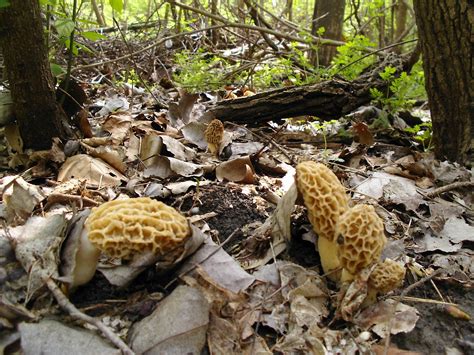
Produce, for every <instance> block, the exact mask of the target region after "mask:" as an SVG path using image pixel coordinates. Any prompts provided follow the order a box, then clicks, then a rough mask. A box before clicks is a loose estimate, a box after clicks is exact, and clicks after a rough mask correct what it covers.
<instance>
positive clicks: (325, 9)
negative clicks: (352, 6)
mask: <svg viewBox="0 0 474 355" xmlns="http://www.w3.org/2000/svg"><path fill="white" fill-rule="evenodd" d="M345 7H346V0H317V1H316V3H315V5H314V12H313V24H312V26H311V34H312V35H313V36H316V35H317V31H318V29H319V28H320V27H324V29H325V32H324V37H325V38H329V39H334V40H337V41H341V40H342V25H343V21H344V9H345ZM318 18H320V19H318ZM316 19H318V20H317V21H315V20H316ZM335 55H336V47H333V46H321V47H320V48H319V50H318V59H319V64H321V65H323V66H328V65H329V64H331V60H332V58H333V57H334V56H335ZM311 57H312V62H313V64H316V56H315V54H312V56H311Z"/></svg>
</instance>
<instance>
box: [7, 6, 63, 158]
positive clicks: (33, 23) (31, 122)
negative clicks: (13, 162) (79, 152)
mask: <svg viewBox="0 0 474 355" xmlns="http://www.w3.org/2000/svg"><path fill="white" fill-rule="evenodd" d="M0 48H1V50H2V53H3V57H4V61H5V67H6V70H7V76H8V80H9V83H10V90H11V95H12V99H13V110H14V112H15V116H16V119H17V121H18V125H19V129H20V134H21V137H22V139H23V147H24V148H31V149H48V148H50V147H51V144H52V138H53V137H61V138H65V137H66V134H65V131H64V128H63V125H62V120H66V115H65V113H64V111H63V110H62V108H61V107H60V106H59V104H58V103H57V102H56V95H55V90H54V85H53V77H52V75H51V70H50V67H49V62H48V57H47V52H46V47H45V44H44V38H43V27H42V23H41V12H40V7H39V2H38V0H11V1H10V6H8V7H4V8H1V9H0Z"/></svg>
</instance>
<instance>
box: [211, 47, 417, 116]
mask: <svg viewBox="0 0 474 355" xmlns="http://www.w3.org/2000/svg"><path fill="white" fill-rule="evenodd" d="M416 58H417V55H416V53H415V52H414V53H412V54H411V55H406V56H405V57H401V56H398V55H396V54H394V53H391V54H389V55H387V56H385V57H384V58H383V59H382V60H381V61H379V62H378V63H376V64H375V65H374V66H373V67H372V68H370V69H368V70H366V71H365V73H363V74H362V75H360V76H359V77H358V78H357V79H355V80H353V81H347V80H344V79H342V78H333V79H331V80H327V81H323V82H320V83H317V84H313V85H304V86H298V87H287V88H281V89H276V90H271V91H266V92H262V93H258V94H256V95H253V96H248V97H241V98H237V99H232V100H223V101H219V102H217V103H211V104H210V105H209V106H208V109H207V111H206V117H213V118H218V119H220V120H222V121H232V122H236V123H242V124H259V123H262V122H267V121H271V120H280V119H282V118H289V117H297V116H304V115H309V116H316V117H317V118H318V119H321V120H332V119H337V118H340V117H342V116H344V115H346V114H348V113H350V112H352V111H354V110H355V109H357V108H358V107H360V106H362V105H365V104H368V103H369V102H370V101H371V100H372V97H371V95H370V89H372V88H377V89H378V90H380V91H382V92H386V90H387V89H388V85H389V84H388V83H387V81H384V80H382V78H381V77H380V73H382V72H383V71H384V69H385V67H387V66H391V67H394V68H395V69H396V72H395V75H399V74H400V73H401V72H402V71H409V70H411V67H412V66H413V65H414V63H415V62H416V60H415V59H416Z"/></svg>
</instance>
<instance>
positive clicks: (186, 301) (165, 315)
mask: <svg viewBox="0 0 474 355" xmlns="http://www.w3.org/2000/svg"><path fill="white" fill-rule="evenodd" d="M208 325H209V304H208V302H207V300H206V299H205V298H204V296H203V295H202V293H201V292H200V291H199V290H197V289H195V288H191V287H188V286H179V287H178V288H176V289H175V290H174V291H173V292H172V293H171V294H170V295H169V296H168V297H166V298H165V299H164V300H163V301H161V302H160V303H159V304H158V306H157V308H156V309H155V311H154V312H153V313H152V314H151V315H150V316H148V317H146V318H144V319H142V320H141V321H139V322H138V323H135V324H134V325H133V326H132V328H131V329H130V333H129V343H130V345H131V348H132V349H133V350H134V351H135V352H136V353H138V354H144V353H147V354H200V353H201V351H202V350H203V348H204V345H205V344H206V332H207V328H208ZM157 329H159V331H158V332H157Z"/></svg>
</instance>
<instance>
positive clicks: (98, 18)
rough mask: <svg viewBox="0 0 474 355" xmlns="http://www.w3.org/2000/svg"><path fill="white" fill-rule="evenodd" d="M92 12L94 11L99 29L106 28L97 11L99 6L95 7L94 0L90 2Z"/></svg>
mask: <svg viewBox="0 0 474 355" xmlns="http://www.w3.org/2000/svg"><path fill="white" fill-rule="evenodd" d="M91 5H92V10H93V11H94V14H95V18H96V19H97V23H98V24H99V26H100V27H106V26H107V24H106V23H105V20H104V17H103V16H102V12H101V11H100V9H99V5H97V1H96V0H91Z"/></svg>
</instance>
